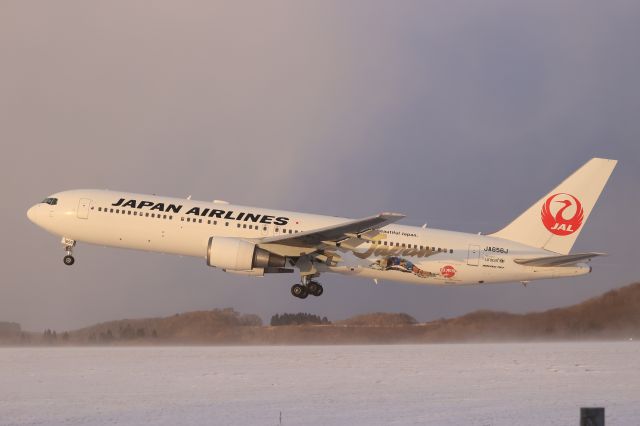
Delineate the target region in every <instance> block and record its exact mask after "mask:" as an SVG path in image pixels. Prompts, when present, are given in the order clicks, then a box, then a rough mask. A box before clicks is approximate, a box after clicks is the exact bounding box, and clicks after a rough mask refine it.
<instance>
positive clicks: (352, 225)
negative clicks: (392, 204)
mask: <svg viewBox="0 0 640 426" xmlns="http://www.w3.org/2000/svg"><path fill="white" fill-rule="evenodd" d="M403 217H405V216H404V215H403V214H400V213H380V214H378V215H375V216H369V217H365V218H363V219H355V220H349V221H345V222H342V223H338V224H336V225H331V226H327V227H325V228H319V229H314V230H310V231H306V232H300V233H298V234H286V235H277V236H273V237H267V238H263V239H261V240H260V241H259V245H260V246H266V245H274V244H275V245H282V246H290V247H305V248H317V249H321V248H325V247H327V246H338V245H340V244H341V243H342V242H344V241H346V240H350V239H362V240H367V241H371V240H377V239H381V238H384V234H382V235H380V234H381V233H379V232H376V230H377V229H379V228H382V227H383V226H386V225H389V224H391V223H394V222H396V221H398V220H400V219H402V218H403ZM265 248H267V247H265Z"/></svg>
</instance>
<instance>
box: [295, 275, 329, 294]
mask: <svg viewBox="0 0 640 426" xmlns="http://www.w3.org/2000/svg"><path fill="white" fill-rule="evenodd" d="M322 293H324V288H323V287H322V285H321V284H320V283H319V282H317V281H312V280H311V278H309V277H308V276H303V277H302V283H301V284H294V285H293V286H292V287H291V294H292V295H293V296H294V297H297V298H298V299H306V298H307V296H308V295H312V296H316V297H318V296H320V295H322Z"/></svg>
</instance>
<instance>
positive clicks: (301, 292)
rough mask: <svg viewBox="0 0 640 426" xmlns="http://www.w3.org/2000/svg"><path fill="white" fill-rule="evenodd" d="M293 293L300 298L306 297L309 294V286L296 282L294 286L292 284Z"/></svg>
mask: <svg viewBox="0 0 640 426" xmlns="http://www.w3.org/2000/svg"><path fill="white" fill-rule="evenodd" d="M291 294H293V295H294V296H295V297H297V298H298V299H306V298H307V296H308V295H309V291H308V290H307V287H305V286H303V285H300V284H294V285H293V286H291Z"/></svg>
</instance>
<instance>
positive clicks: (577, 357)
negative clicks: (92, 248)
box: [0, 342, 640, 425]
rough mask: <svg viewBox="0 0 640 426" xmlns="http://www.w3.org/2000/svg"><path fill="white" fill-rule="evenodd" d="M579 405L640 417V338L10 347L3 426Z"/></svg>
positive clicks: (508, 411) (477, 418) (414, 414)
mask: <svg viewBox="0 0 640 426" xmlns="http://www.w3.org/2000/svg"><path fill="white" fill-rule="evenodd" d="M581 406H604V407H606V416H607V425H640V344H639V343H636V342H626V343H625V342H620V343H553V344H469V345H467V344H464V345H462V344H460V345H406V346H302V347H293V346H280V347H260V346H253V347H144V348H138V347H129V348H4V349H0V424H18V425H26V424H29V425H31V424H47V425H48V424H65V425H85V424H89V425H91V424H136V425H138V424H154V425H156V424H158V425H178V424H220V425H252V424H256V425H279V424H282V425H334V424H338V425H354V424H359V425H393V424H428V425H461V424H464V425H514V424H521V425H540V424H544V425H577V424H578V419H579V408H580V407H581ZM280 415H282V419H281V420H280Z"/></svg>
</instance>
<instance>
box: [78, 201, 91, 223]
mask: <svg viewBox="0 0 640 426" xmlns="http://www.w3.org/2000/svg"><path fill="white" fill-rule="evenodd" d="M90 207H91V200H90V199H88V198H80V201H79V202H78V219H88V218H89V208H90Z"/></svg>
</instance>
